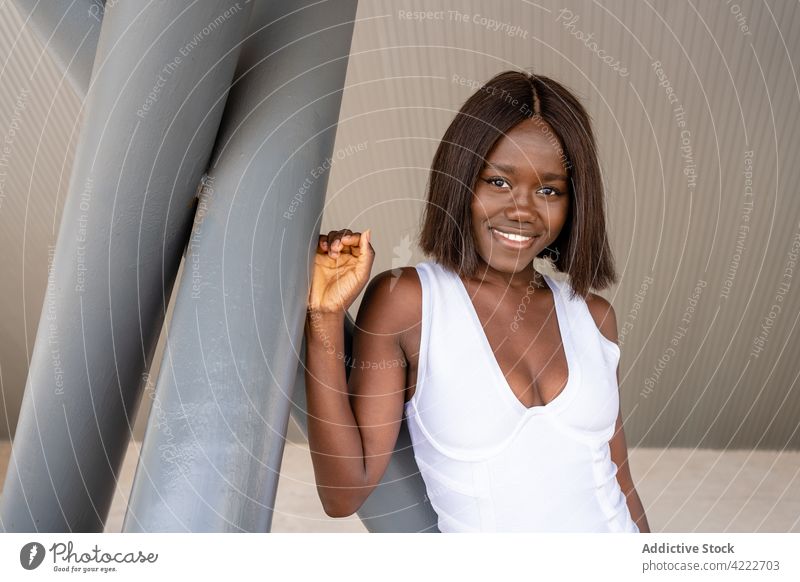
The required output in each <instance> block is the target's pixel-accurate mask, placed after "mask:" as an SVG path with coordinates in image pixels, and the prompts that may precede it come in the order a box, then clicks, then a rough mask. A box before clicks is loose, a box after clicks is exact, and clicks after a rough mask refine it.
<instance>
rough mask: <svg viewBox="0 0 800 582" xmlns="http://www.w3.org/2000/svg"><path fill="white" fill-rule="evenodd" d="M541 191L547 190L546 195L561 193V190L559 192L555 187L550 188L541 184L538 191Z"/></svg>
mask: <svg viewBox="0 0 800 582" xmlns="http://www.w3.org/2000/svg"><path fill="white" fill-rule="evenodd" d="M542 191H545V192H549V193H548V194H546V196H548V197H550V196H558V195H559V194H561V192H559V191H558V190H556V189H555V188H551V187H550V186H543V187H542V188H539V192H542Z"/></svg>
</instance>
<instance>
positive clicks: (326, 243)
mask: <svg viewBox="0 0 800 582" xmlns="http://www.w3.org/2000/svg"><path fill="white" fill-rule="evenodd" d="M358 241H359V233H354V232H353V231H351V230H349V229H344V230H332V231H331V232H329V233H328V234H327V236H326V235H320V249H321V250H322V251H323V252H327V253H328V255H329V256H330V257H331V258H334V259H335V258H336V257H338V256H339V254H352V251H353V248H354V247H355V245H357V244H358Z"/></svg>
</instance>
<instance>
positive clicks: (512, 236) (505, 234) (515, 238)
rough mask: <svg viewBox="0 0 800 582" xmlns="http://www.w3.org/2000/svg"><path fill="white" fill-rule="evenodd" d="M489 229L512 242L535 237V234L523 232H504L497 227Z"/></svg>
mask: <svg viewBox="0 0 800 582" xmlns="http://www.w3.org/2000/svg"><path fill="white" fill-rule="evenodd" d="M491 230H492V231H493V232H495V233H497V234H498V235H500V236H501V237H503V238H505V239H508V240H511V241H514V242H526V241H529V240H532V239H534V238H536V235H523V234H516V233H513V232H504V231H502V230H498V229H497V228H492V229H491Z"/></svg>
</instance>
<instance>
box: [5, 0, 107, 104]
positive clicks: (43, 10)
mask: <svg viewBox="0 0 800 582" xmlns="http://www.w3.org/2000/svg"><path fill="white" fill-rule="evenodd" d="M14 3H15V4H16V6H17V9H18V10H19V12H20V14H21V15H22V17H23V18H25V20H26V21H27V22H28V23H29V24H30V25H31V28H32V29H33V31H34V32H35V33H36V36H37V37H38V38H39V40H40V41H41V42H42V44H43V45H45V48H46V49H47V51H48V53H49V54H50V56H51V57H52V59H53V60H54V61H55V63H56V64H57V65H58V66H59V68H60V69H61V70H62V71H63V72H64V73H65V74H66V77H67V80H68V81H69V84H70V85H71V86H72V89H73V90H74V91H75V93H76V94H77V95H78V96H79V97H81V98H83V97H85V96H86V88H87V87H88V86H89V79H90V77H91V74H92V63H93V62H94V55H95V52H96V50H97V39H98V38H99V37H100V23H101V21H102V19H103V11H104V3H103V2H100V1H99V0H15V2H14Z"/></svg>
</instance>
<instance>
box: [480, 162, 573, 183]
mask: <svg viewBox="0 0 800 582" xmlns="http://www.w3.org/2000/svg"><path fill="white" fill-rule="evenodd" d="M487 167H491V168H495V169H496V170H500V171H501V172H505V173H506V174H509V175H511V176H514V175H516V173H517V169H516V168H515V167H514V166H512V165H509V164H503V163H500V162H486V163H485V164H484V165H483V168H484V169H485V168H487ZM537 176H538V177H539V179H540V180H546V181H549V180H564V181H566V179H567V177H566V176H565V175H564V174H562V173H560V172H542V173H541V174H537Z"/></svg>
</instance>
